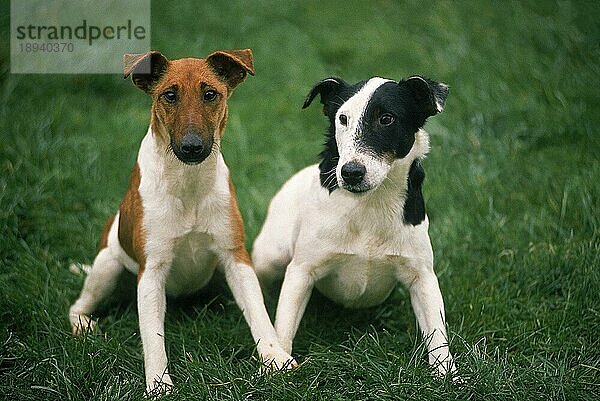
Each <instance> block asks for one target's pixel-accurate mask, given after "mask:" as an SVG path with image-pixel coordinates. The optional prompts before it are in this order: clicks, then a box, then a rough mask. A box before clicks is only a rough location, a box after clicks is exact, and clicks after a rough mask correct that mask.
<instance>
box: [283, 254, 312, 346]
mask: <svg viewBox="0 0 600 401" xmlns="http://www.w3.org/2000/svg"><path fill="white" fill-rule="evenodd" d="M313 287H314V280H313V278H312V276H311V275H310V273H309V270H308V269H307V268H306V266H304V265H301V264H296V263H294V260H292V262H291V263H290V265H289V266H288V267H287V270H286V272H285V278H284V279H283V285H282V286H281V293H280V294H279V302H278V304H277V313H276V316H275V330H276V331H277V335H278V336H279V340H280V341H281V345H282V346H283V349H284V350H286V352H289V353H291V352H292V343H293V341H294V337H295V335H296V331H297V330H298V326H299V325H300V320H302V315H304V310H305V309H306V305H307V304H308V300H309V299H310V295H311V293H312V289H313Z"/></svg>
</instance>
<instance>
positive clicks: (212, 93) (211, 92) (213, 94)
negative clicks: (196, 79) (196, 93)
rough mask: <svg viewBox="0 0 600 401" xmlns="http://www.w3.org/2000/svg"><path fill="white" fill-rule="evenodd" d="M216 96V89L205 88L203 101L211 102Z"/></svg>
mask: <svg viewBox="0 0 600 401" xmlns="http://www.w3.org/2000/svg"><path fill="white" fill-rule="evenodd" d="M216 98H217V92H216V91H214V90H212V89H210V90H207V91H206V92H204V101H205V102H212V101H213V100H215V99H216Z"/></svg>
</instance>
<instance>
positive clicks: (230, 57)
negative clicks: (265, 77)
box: [206, 49, 255, 89]
mask: <svg viewBox="0 0 600 401" xmlns="http://www.w3.org/2000/svg"><path fill="white" fill-rule="evenodd" d="M206 62H207V63H208V65H209V66H210V67H211V68H212V69H213V71H214V72H215V73H216V74H217V75H218V76H219V77H221V78H222V79H223V81H225V83H226V84H227V86H229V88H231V89H233V88H235V87H236V86H238V85H239V84H240V83H241V82H242V81H243V80H244V79H245V78H246V75H247V74H250V75H254V72H255V71H254V57H253V56H252V50H250V49H244V50H219V51H217V52H214V53H212V54H210V55H209V56H208V57H207V58H206Z"/></svg>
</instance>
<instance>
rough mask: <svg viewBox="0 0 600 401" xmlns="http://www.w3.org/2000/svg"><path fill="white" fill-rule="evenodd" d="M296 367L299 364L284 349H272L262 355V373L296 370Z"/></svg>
mask: <svg viewBox="0 0 600 401" xmlns="http://www.w3.org/2000/svg"><path fill="white" fill-rule="evenodd" d="M296 366H298V362H296V360H295V359H294V357H292V356H291V355H290V354H288V353H287V352H285V351H284V350H283V349H280V350H277V349H270V350H268V351H265V352H261V353H260V371H261V373H270V372H275V371H279V370H287V369H292V368H295V367H296Z"/></svg>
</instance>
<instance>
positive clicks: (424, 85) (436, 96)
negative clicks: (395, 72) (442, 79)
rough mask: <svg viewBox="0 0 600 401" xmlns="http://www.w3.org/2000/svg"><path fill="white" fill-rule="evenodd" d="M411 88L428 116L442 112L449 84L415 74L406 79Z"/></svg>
mask: <svg viewBox="0 0 600 401" xmlns="http://www.w3.org/2000/svg"><path fill="white" fill-rule="evenodd" d="M404 82H405V83H406V84H407V85H408V87H409V88H410V89H411V91H412V93H413V96H414V97H415V99H416V101H417V104H419V106H420V107H421V109H422V110H423V112H424V113H425V116H426V117H430V116H433V115H435V114H437V113H441V112H442V111H443V110H444V105H445V104H446V98H447V97H448V85H446V84H443V83H439V82H435V81H432V80H430V79H428V78H424V77H421V76H418V75H416V76H414V77H410V78H408V79H407V80H406V81H404Z"/></svg>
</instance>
